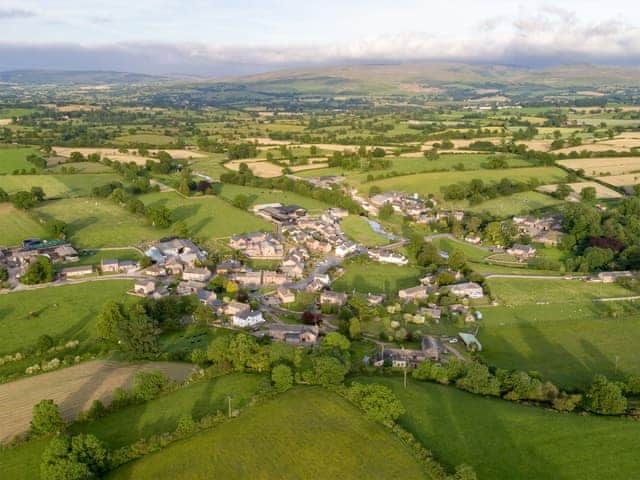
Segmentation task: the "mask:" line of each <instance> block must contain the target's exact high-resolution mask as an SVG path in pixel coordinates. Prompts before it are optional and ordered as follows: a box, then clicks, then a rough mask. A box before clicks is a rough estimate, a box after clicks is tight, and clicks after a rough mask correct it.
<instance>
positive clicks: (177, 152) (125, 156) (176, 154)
mask: <svg viewBox="0 0 640 480" xmlns="http://www.w3.org/2000/svg"><path fill="white" fill-rule="evenodd" d="M53 151H54V152H55V153H56V154H57V155H60V156H62V157H69V156H70V155H71V153H72V152H80V153H82V154H83V155H84V156H85V157H86V156H87V155H90V154H92V153H99V154H100V156H101V157H103V158H104V157H109V158H110V159H111V160H116V161H118V162H134V163H137V164H139V165H144V164H145V163H146V162H147V160H154V161H155V159H154V158H153V157H143V156H141V155H138V152H137V150H135V149H132V150H131V151H130V152H129V153H121V152H119V151H118V149H116V148H97V147H96V148H85V147H53ZM163 151H165V152H167V153H168V154H169V155H171V156H172V157H173V158H175V159H188V158H204V157H206V156H207V155H205V154H203V153H200V152H195V151H193V150H186V149H167V150H163ZM157 152H158V150H149V153H150V154H152V153H157Z"/></svg>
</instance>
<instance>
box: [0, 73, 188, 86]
mask: <svg viewBox="0 0 640 480" xmlns="http://www.w3.org/2000/svg"><path fill="white" fill-rule="evenodd" d="M169 80H175V79H173V78H170V77H161V76H154V75H145V74H139V73H127V72H109V71H92V70H88V71H82V70H78V71H75V70H10V71H5V72H0V82H2V83H12V84H18V85H105V84H108V85H114V84H127V85H129V84H139V83H157V82H165V81H169Z"/></svg>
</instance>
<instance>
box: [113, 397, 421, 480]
mask: <svg viewBox="0 0 640 480" xmlns="http://www.w3.org/2000/svg"><path fill="white" fill-rule="evenodd" d="M382 446H384V455H381V454H380V448H382ZM108 478H114V479H125V478H126V479H133V478H135V479H147V478H148V479H151V478H153V479H160V478H182V479H196V478H255V479H268V478H314V479H325V478H326V479H336V478H380V479H382V478H410V479H414V478H415V479H417V478H424V473H423V472H422V469H421V467H420V466H419V465H418V464H417V462H416V461H415V460H414V458H413V457H412V456H411V454H410V453H409V451H408V450H407V448H406V447H405V446H404V445H403V444H402V443H400V441H399V440H397V439H396V438H395V437H393V436H391V435H390V434H389V433H388V431H387V430H385V428H384V427H382V426H381V425H378V424H376V423H373V422H371V421H370V420H367V419H366V418H365V417H364V416H362V414H361V413H360V412H358V411H357V410H356V409H355V408H354V407H353V406H351V405H350V404H349V403H348V402H347V401H346V400H343V399H342V398H340V397H337V396H336V395H334V394H332V393H329V392H327V391H324V390H321V389H318V388H297V389H294V390H292V391H290V392H288V393H286V394H284V395H283V396H281V397H279V398H276V399H275V400H273V401H271V402H269V403H267V404H265V405H263V406H259V407H255V408H253V409H251V410H249V411H247V412H246V413H244V414H242V415H241V416H240V417H239V418H238V419H236V420H233V421H231V422H229V423H225V424H223V425H221V426H220V427H217V428H215V429H213V430H210V431H207V432H203V433H201V434H199V435H195V436H193V437H191V438H189V439H187V440H183V441H181V442H178V443H176V444H173V445H171V446H169V447H167V448H165V449H164V450H162V451H161V452H158V453H156V454H151V455H148V456H146V457H144V458H143V459H141V460H139V461H136V462H132V463H130V464H127V465H125V466H124V467H122V468H120V469H119V470H116V471H115V472H114V473H113V474H112V475H109V476H108Z"/></svg>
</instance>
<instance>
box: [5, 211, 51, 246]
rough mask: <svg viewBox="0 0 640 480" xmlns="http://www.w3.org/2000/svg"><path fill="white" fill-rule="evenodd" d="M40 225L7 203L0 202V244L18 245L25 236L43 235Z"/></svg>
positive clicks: (44, 233)
mask: <svg viewBox="0 0 640 480" xmlns="http://www.w3.org/2000/svg"><path fill="white" fill-rule="evenodd" d="M45 236H46V232H45V230H44V228H43V227H42V225H40V224H39V223H38V222H37V221H35V220H34V219H33V218H31V217H30V216H29V215H28V214H27V213H26V212H24V211H23V210H18V209H16V208H13V206H11V204H9V203H2V204H0V245H6V246H8V245H18V244H19V243H20V242H21V241H22V240H24V239H25V238H32V237H36V238H39V237H45Z"/></svg>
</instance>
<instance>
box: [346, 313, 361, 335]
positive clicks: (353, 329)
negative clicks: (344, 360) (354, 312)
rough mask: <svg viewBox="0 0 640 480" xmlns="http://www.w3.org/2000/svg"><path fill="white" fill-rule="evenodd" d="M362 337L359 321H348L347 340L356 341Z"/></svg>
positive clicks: (355, 319) (356, 319)
mask: <svg viewBox="0 0 640 480" xmlns="http://www.w3.org/2000/svg"><path fill="white" fill-rule="evenodd" d="M360 337H362V328H361V327H360V320H359V319H358V318H355V317H354V318H352V319H350V320H349V338H350V339H351V340H358V339H360Z"/></svg>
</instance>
